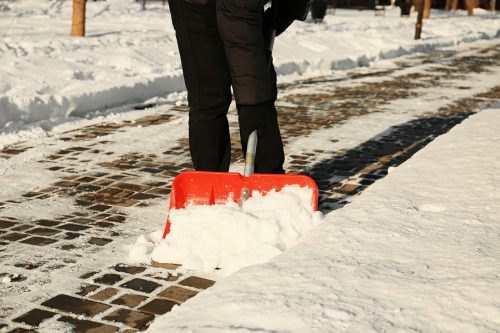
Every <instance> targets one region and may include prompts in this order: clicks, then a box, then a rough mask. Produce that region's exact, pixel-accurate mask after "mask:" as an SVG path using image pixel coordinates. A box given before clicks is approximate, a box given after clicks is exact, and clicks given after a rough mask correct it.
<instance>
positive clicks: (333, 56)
mask: <svg viewBox="0 0 500 333" xmlns="http://www.w3.org/2000/svg"><path fill="white" fill-rule="evenodd" d="M87 10H88V13H87V37H86V38H71V37H69V36H68V33H69V27H70V18H71V1H63V0H53V1H39V0H23V1H9V2H8V3H6V4H3V5H2V7H0V17H1V18H2V19H1V20H0V31H1V35H2V38H1V40H0V77H1V78H2V79H1V81H0V134H1V133H12V132H17V131H19V130H21V129H24V130H29V131H34V132H36V133H32V134H33V135H42V134H40V133H38V132H40V131H41V132H42V133H43V131H50V130H51V129H52V127H53V126H54V125H55V124H59V123H60V122H61V121H64V120H74V119H80V118H82V117H95V116H99V115H102V112H103V110H104V109H109V108H110V107H115V106H120V105H125V104H131V103H138V102H144V101H146V100H149V99H151V98H154V99H155V100H156V101H157V102H160V103H161V102H167V101H171V99H168V98H167V97H166V96H167V95H168V94H172V93H175V92H180V91H183V90H184V83H183V78H182V70H181V65H180V60H179V56H178V51H177V46H176V42H175V33H174V30H173V28H172V26H171V23H170V17H169V15H170V14H169V10H168V6H166V7H165V8H163V7H161V5H160V4H158V3H149V4H148V10H146V11H142V10H141V9H140V3H137V2H136V1H133V0H108V1H97V2H94V1H91V2H89V3H88V4H87ZM432 15H433V16H432V17H433V19H432V20H427V21H426V22H425V24H424V31H423V39H422V40H420V41H414V40H413V39H412V37H413V31H414V20H413V19H406V18H400V17H399V9H397V8H395V9H388V10H387V15H386V16H385V17H375V16H374V14H373V11H352V10H337V11H336V12H335V15H332V14H329V15H328V16H327V17H326V20H325V23H324V24H311V23H310V22H297V23H296V24H294V25H293V26H292V27H291V28H290V29H289V31H287V32H286V33H285V34H283V35H282V36H280V37H279V38H278V39H277V41H276V49H275V64H276V69H277V72H278V74H279V75H280V81H281V82H283V81H289V80H293V79H296V78H297V77H303V76H317V75H324V74H329V73H331V71H332V70H342V69H348V68H354V67H357V66H368V65H370V64H371V63H372V62H373V61H377V60H380V59H389V58H394V57H397V56H401V55H404V54H411V53H415V52H425V51H430V50H434V49H436V48H438V47H442V46H453V45H457V44H460V43H463V42H470V41H474V40H477V39H490V38H495V37H498V36H499V31H500V20H499V19H498V15H495V14H489V13H477V15H476V16H474V17H465V16H464V14H463V13H461V12H460V14H456V15H449V14H446V13H442V12H439V11H436V12H433V13H432ZM176 97H178V96H177V95H176ZM181 98H182V100H183V101H184V100H185V98H184V97H181ZM173 103H176V101H173ZM37 130H38V131H37ZM37 133H38V134H37ZM2 141H4V139H3V138H2V136H0V144H5V143H4V142H2ZM5 141H8V142H11V141H12V140H11V139H9V140H5Z"/></svg>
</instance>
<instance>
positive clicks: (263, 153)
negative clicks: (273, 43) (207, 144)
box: [237, 64, 285, 173]
mask: <svg viewBox="0 0 500 333" xmlns="http://www.w3.org/2000/svg"><path fill="white" fill-rule="evenodd" d="M269 72H270V73H269V75H270V78H269V79H270V85H271V87H273V89H272V96H273V97H272V99H270V100H269V101H266V102H264V103H260V104H256V105H239V104H238V105H237V108H238V121H239V124H240V139H241V145H242V148H243V152H244V154H246V146H247V143H248V137H249V136H250V134H251V133H252V132H253V131H254V130H255V129H257V132H258V142H257V152H256V155H255V172H256V173H285V171H284V170H283V163H284V162H285V153H284V151H283V142H282V140H281V134H280V129H279V126H278V113H277V112H276V107H275V106H274V102H275V101H276V72H275V71H274V67H273V66H272V64H271V66H270V69H269Z"/></svg>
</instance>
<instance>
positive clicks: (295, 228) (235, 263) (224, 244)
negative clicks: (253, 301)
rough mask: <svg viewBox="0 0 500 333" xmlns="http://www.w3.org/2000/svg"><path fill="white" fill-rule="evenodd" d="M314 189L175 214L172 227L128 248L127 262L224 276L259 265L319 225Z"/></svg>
mask: <svg viewBox="0 0 500 333" xmlns="http://www.w3.org/2000/svg"><path fill="white" fill-rule="evenodd" d="M311 197H312V190H311V189H308V188H300V187H298V186H287V187H285V188H283V189H282V190H281V191H279V192H274V191H272V192H269V193H267V194H266V195H265V196H262V195H260V194H259V193H258V192H254V193H252V197H251V198H250V199H249V200H248V201H246V202H245V203H244V204H243V206H242V207H241V208H240V207H239V206H238V204H237V203H235V202H233V201H228V203H227V204H225V205H213V206H190V207H187V208H185V209H179V210H173V211H172V212H171V215H170V220H171V222H172V228H171V232H170V234H169V235H168V236H167V238H166V239H165V240H162V239H161V236H162V232H163V230H159V231H157V232H154V233H152V234H151V235H150V238H149V239H147V238H146V237H144V236H140V237H139V239H138V240H137V242H136V244H135V245H134V246H132V247H131V248H130V251H129V258H128V259H129V261H130V262H133V263H141V262H149V261H150V259H153V260H154V261H157V262H164V263H182V268H183V269H190V270H197V271H204V272H209V273H213V272H214V271H215V270H218V274H220V275H223V276H226V275H229V274H232V273H234V272H236V271H237V270H239V269H241V268H242V267H246V266H250V265H255V264H261V263H263V262H266V261H268V260H269V259H271V258H273V257H275V256H276V255H278V254H280V253H282V252H283V251H285V250H287V249H289V248H290V247H292V246H293V245H295V244H297V242H298V241H299V240H300V239H301V238H302V237H303V236H304V235H305V234H306V233H307V232H308V231H309V230H311V229H312V227H313V226H314V225H317V224H318V223H319V221H320V219H321V218H320V213H319V212H313V211H312V205H311Z"/></svg>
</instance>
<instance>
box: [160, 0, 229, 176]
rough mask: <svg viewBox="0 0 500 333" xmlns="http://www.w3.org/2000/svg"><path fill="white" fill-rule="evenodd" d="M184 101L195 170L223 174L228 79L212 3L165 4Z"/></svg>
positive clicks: (226, 166) (179, 0) (226, 155)
mask: <svg viewBox="0 0 500 333" xmlns="http://www.w3.org/2000/svg"><path fill="white" fill-rule="evenodd" d="M169 5H170V11H171V15H172V22H173V24H174V27H175V30H176V36H177V44H178V46H179V53H180V56H181V62H182V69H183V72H184V81H185V83H186V88H187V91H188V102H189V109H190V110H189V148H190V152H191V158H192V160H193V164H194V168H195V170H204V171H228V170H229V162H230V154H231V143H230V136H229V124H228V121H227V111H228V108H229V105H230V103H231V90H230V86H231V76H230V73H229V70H228V64H227V61H226V55H225V50H224V44H223V43H222V40H221V39H220V37H219V32H218V30H217V21H216V13H215V0H210V1H209V3H208V4H206V5H196V4H191V3H187V2H185V1H184V0H170V1H169Z"/></svg>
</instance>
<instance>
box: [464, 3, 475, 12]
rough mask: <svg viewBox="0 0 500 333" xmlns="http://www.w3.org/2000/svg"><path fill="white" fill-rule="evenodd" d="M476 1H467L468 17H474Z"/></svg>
mask: <svg viewBox="0 0 500 333" xmlns="http://www.w3.org/2000/svg"><path fill="white" fill-rule="evenodd" d="M474 2H475V1H474V0H465V7H466V8H467V15H469V16H472V15H474V5H475V3H474Z"/></svg>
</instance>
